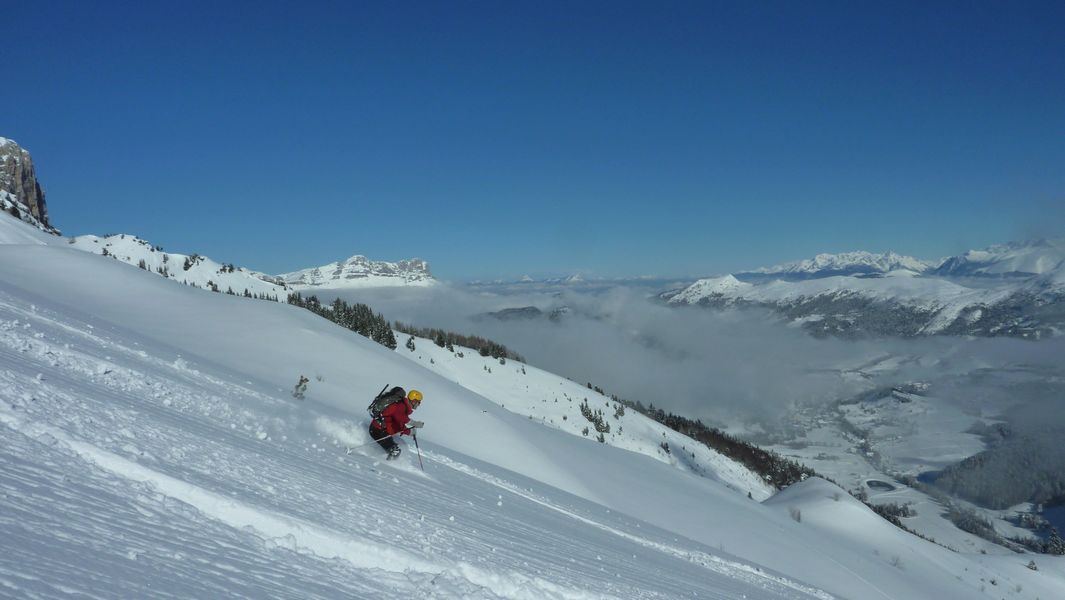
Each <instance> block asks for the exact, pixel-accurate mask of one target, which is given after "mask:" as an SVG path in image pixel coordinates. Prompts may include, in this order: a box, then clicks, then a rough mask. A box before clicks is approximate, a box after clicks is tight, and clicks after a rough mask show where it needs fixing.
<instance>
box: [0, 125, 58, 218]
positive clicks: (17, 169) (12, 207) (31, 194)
mask: <svg viewBox="0 0 1065 600" xmlns="http://www.w3.org/2000/svg"><path fill="white" fill-rule="evenodd" d="M0 204H3V208H4V210H6V211H7V212H9V213H11V214H12V215H15V216H17V217H19V218H21V219H22V220H23V221H26V222H28V223H31V224H33V225H36V226H37V227H39V228H41V229H43V230H45V231H49V232H51V233H56V234H58V233H59V232H58V231H56V229H55V228H54V227H52V225H51V223H49V222H48V207H47V205H46V204H45V201H44V190H42V189H41V184H40V183H39V182H38V181H37V175H36V173H35V172H34V170H33V160H32V159H31V158H30V153H29V152H27V151H26V150H24V149H23V148H22V147H21V146H19V145H18V144H16V143H15V142H14V140H9V139H7V138H3V137H0ZM16 213H18V214H16Z"/></svg>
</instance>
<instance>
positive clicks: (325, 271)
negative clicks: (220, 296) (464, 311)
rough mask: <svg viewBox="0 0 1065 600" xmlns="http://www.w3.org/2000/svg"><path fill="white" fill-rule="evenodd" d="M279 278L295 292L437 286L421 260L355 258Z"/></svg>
mask: <svg viewBox="0 0 1065 600" xmlns="http://www.w3.org/2000/svg"><path fill="white" fill-rule="evenodd" d="M278 277H279V278H281V280H282V281H284V282H285V283H286V284H287V285H288V286H289V287H291V288H293V289H295V290H307V289H314V288H332V289H344V288H361V287H384V286H431V285H434V284H436V280H435V279H433V276H432V274H431V273H430V272H429V263H427V262H425V261H424V260H421V259H418V258H412V259H410V260H401V261H399V262H383V261H372V260H370V259H368V258H366V257H365V256H358V255H357V256H352V257H351V258H349V259H347V260H342V261H339V262H333V263H329V264H327V265H322V266H320V267H313V268H310V269H302V270H300V271H294V272H292V273H283V274H281V275H278Z"/></svg>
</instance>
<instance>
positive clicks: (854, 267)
mask: <svg viewBox="0 0 1065 600" xmlns="http://www.w3.org/2000/svg"><path fill="white" fill-rule="evenodd" d="M931 266H932V265H931V264H930V263H929V262H928V261H923V260H918V259H916V258H913V257H910V256H902V255H900V254H895V253H894V252H884V253H882V254H873V253H870V252H864V251H859V252H844V253H842V254H818V255H817V256H815V257H814V258H812V259H807V260H801V261H797V262H791V263H785V264H782V265H776V266H773V267H763V268H760V269H756V270H755V271H753V273H757V274H761V275H801V276H804V277H829V276H833V275H855V274H860V273H861V274H870V273H888V272H891V271H899V270H906V271H912V272H914V273H923V272H924V271H926V270H928V269H929V268H930V267H931Z"/></svg>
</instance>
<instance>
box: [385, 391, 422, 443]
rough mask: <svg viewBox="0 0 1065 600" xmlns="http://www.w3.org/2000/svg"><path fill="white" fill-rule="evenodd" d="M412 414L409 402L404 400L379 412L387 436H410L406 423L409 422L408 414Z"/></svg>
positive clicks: (412, 410) (412, 408)
mask: <svg viewBox="0 0 1065 600" xmlns="http://www.w3.org/2000/svg"><path fill="white" fill-rule="evenodd" d="M412 412H414V407H413V406H411V405H410V400H407V399H406V398H404V399H402V400H400V401H399V402H394V403H392V404H391V405H389V406H388V408H386V409H384V410H383V411H381V419H382V420H384V422H385V431H386V432H387V433H388V435H395V434H397V433H398V434H400V435H410V429H407V423H409V422H410V414H411V413H412Z"/></svg>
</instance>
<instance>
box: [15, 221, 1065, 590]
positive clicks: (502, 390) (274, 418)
mask: <svg viewBox="0 0 1065 600" xmlns="http://www.w3.org/2000/svg"><path fill="white" fill-rule="evenodd" d="M27 232H30V233H27ZM0 240H2V241H3V242H4V243H3V244H0V439H2V440H3V443H2V444H0V455H2V456H0V597H12V598H67V597H88V598H115V597H136V598H156V597H159V598H162V597H182V598H228V597H253V598H263V597H270V598H380V597H383V596H384V597H409V598H439V599H450V598H514V599H529V600H534V599H535V600H539V599H553V598H558V599H572V600H584V599H596V598H720V599H734V598H750V599H768V598H826V599H827V598H834V597H836V598H852V599H855V600H859V599H862V600H864V599H867V598H936V599H937V600H938V599H959V600H962V599H964V600H969V599H972V598H1043V599H1050V598H1059V597H1063V596H1065V594H1063V591H1065V577H1063V575H1062V573H1063V571H1065V569H1063V567H1065V561H1063V560H1062V559H1060V558H1052V557H1043V556H1034V555H1027V554H1026V555H1014V556H994V555H981V554H976V553H974V554H962V553H956V552H951V551H949V550H947V549H945V548H943V547H941V546H938V545H935V544H932V543H929V542H926V541H924V540H921V539H918V538H916V537H914V536H912V535H909V534H906V533H904V532H902V531H901V530H899V529H897V528H895V527H893V526H891V525H890V524H888V523H887V522H885V521H883V520H882V519H880V518H879V517H877V516H875V515H874V514H873V513H872V512H871V511H869V510H868V509H867V508H866V507H864V506H862V505H861V504H860V503H858V502H856V501H854V500H853V499H851V498H850V497H849V496H847V494H846V493H844V492H842V491H840V490H839V489H838V488H836V487H835V486H833V485H832V484H830V483H828V482H825V481H821V480H816V479H815V480H810V481H807V482H804V483H802V484H798V485H795V486H792V487H791V488H789V489H788V490H785V491H784V492H782V493H778V494H776V495H774V496H771V497H768V498H767V499H766V500H765V501H764V502H758V501H757V500H758V499H761V498H763V497H766V496H768V494H769V490H766V489H765V488H764V487H759V482H758V481H757V479H756V478H754V477H752V476H751V474H748V473H743V472H741V470H740V469H739V467H738V466H737V465H735V464H734V463H732V462H731V461H728V460H727V459H724V458H723V457H720V456H716V457H715V456H710V455H708V454H706V452H708V451H697V449H696V448H695V447H694V443H692V446H691V451H692V452H696V457H695V458H691V457H690V454H689V455H688V456H689V457H688V458H686V459H684V460H681V459H680V458H678V457H677V456H676V455H677V454H678V453H677V452H672V453H671V454H670V455H669V456H666V455H664V454H662V453H659V452H658V451H656V450H655V447H657V445H658V440H659V439H665V438H664V437H663V434H666V432H665V431H663V430H660V429H656V426H655V425H653V424H651V423H649V422H647V421H646V420H641V419H642V418H641V417H639V416H638V415H632V414H627V415H625V416H624V417H619V418H618V419H617V424H618V425H620V426H623V431H617V432H616V433H615V432H612V434H613V435H611V436H609V437H610V443H605V442H604V443H599V442H597V441H595V440H594V439H591V438H590V437H588V438H586V437H584V436H583V435H582V434H581V433H580V432H579V431H577V430H576V425H575V424H571V423H569V421H571V420H576V418H575V417H573V416H570V417H569V418H568V419H567V420H566V421H563V422H561V423H560V422H559V419H560V418H561V415H562V414H565V413H564V412H562V411H556V410H555V409H554V408H553V407H554V405H555V402H554V400H555V399H559V400H560V401H559V403H558V404H559V405H562V404H563V402H564V400H563V398H565V397H566V396H569V397H570V398H574V400H573V402H574V403H575V402H578V400H576V397H577V395H578V393H580V397H581V398H582V399H583V397H584V396H585V395H588V397H589V401H590V402H593V403H598V402H603V403H604V404H605V403H606V400H604V399H602V397H601V396H598V395H594V397H593V395H591V394H588V392H590V390H586V389H584V388H581V386H579V385H577V384H574V383H572V382H568V381H566V380H564V379H561V378H553V376H551V375H550V374H549V373H545V372H542V371H539V370H536V369H533V368H532V367H530V366H527V365H520V363H511V362H508V363H507V364H506V365H499V364H498V362H496V361H491V360H485V359H482V358H481V357H479V356H476V355H475V353H473V352H472V351H469V352H467V353H466V354H467V356H466V357H465V358H461V359H456V358H454V357H452V359H451V360H452V361H453V364H449V363H448V362H447V357H445V356H443V355H440V356H437V355H435V354H430V352H436V351H437V350H440V351H442V349H439V348H436V347H435V346H432V345H431V344H429V343H428V342H427V341H425V340H419V341H418V350H417V351H416V352H414V353H411V352H410V351H408V350H407V349H406V348H404V347H403V345H402V343H403V341H404V340H405V337H404V336H400V337H399V339H400V347H399V348H398V349H397V350H396V351H394V352H393V351H389V350H387V349H385V348H383V347H381V346H379V345H377V344H374V343H373V342H371V341H369V340H367V339H365V338H362V337H360V336H358V335H357V334H355V333H353V332H351V331H348V330H346V329H343V328H340V327H338V326H336V325H334V324H332V323H330V322H328V321H326V320H324V319H321V318H319V317H317V316H315V315H313V314H312V313H310V312H309V311H305V310H303V309H300V308H298V307H294V306H288V305H286V304H283V303H275V302H269V301H261V300H254V299H250V298H241V297H238V296H229V295H226V294H217V293H212V292H209V291H206V290H202V289H196V288H193V287H188V286H184V285H180V284H177V283H175V282H174V281H170V280H167V279H164V278H162V277H159V276H158V275H155V274H152V273H148V272H146V271H144V270H141V269H138V268H137V267H135V266H130V265H127V264H124V263H122V262H119V261H115V260H111V259H109V258H105V257H102V256H100V255H98V254H92V253H86V252H81V251H79V250H77V249H74V248H71V247H70V245H69V244H68V243H67V241H66V240H64V239H61V238H54V237H51V236H44V237H40V236H37V235H36V233H35V232H34V230H32V228H30V227H28V226H26V225H24V224H22V223H20V222H16V221H15V220H14V219H11V218H6V217H0ZM41 242H44V243H43V244H42V243H41ZM404 353H406V354H407V355H404ZM418 353H421V354H420V358H419V354H418ZM447 354H450V353H447ZM427 361H429V364H426V362H427ZM461 361H470V362H468V363H466V362H461ZM489 366H491V368H492V372H491V373H489V372H488V371H487V368H488V367H489ZM519 366H520V367H524V368H523V371H524V372H522V371H519V370H518V367H519ZM426 367H429V368H426ZM478 370H480V373H483V375H480V374H478ZM301 374H305V375H307V376H308V377H310V379H311V382H310V386H309V389H308V391H307V393H306V399H305V400H303V401H300V400H297V399H295V398H294V397H293V396H292V394H291V390H292V386H293V385H294V384H295V383H296V380H297V379H298V377H299V376H300V375H301ZM386 383H387V384H393V385H403V386H405V387H407V388H417V389H420V390H422V391H423V392H424V393H425V396H426V401H425V403H424V405H423V406H422V407H421V409H420V410H419V411H418V413H416V415H417V418H418V419H421V420H423V421H425V422H426V427H425V428H424V429H423V430H422V431H421V434H420V437H419V440H418V441H419V443H420V452H419V451H418V449H417V448H415V447H414V445H413V444H411V443H410V440H409V439H406V438H405V439H404V440H403V442H402V443H403V444H404V448H405V450H404V453H403V455H402V456H401V458H400V459H399V460H398V461H393V462H386V461H383V460H382V458H383V452H382V451H381V450H380V449H379V448H377V447H376V446H375V445H374V444H373V443H372V442H371V441H370V440H369V438H368V436H367V434H366V431H365V428H366V425H367V417H366V415H365V412H364V409H365V406H366V404H367V403H368V402H369V399H370V398H372V396H373V395H374V394H375V393H376V392H377V391H378V390H379V389H380V388H381V386H383V385H385V384H386ZM552 385H553V386H554V387H557V388H559V389H558V392H556V393H553V394H549V393H548V392H547V390H548V388H549V387H551V386H552ZM526 388H527V389H526ZM537 402H539V403H540V404H541V405H542V408H541V407H536V403H537ZM565 404H566V405H571V404H572V403H571V402H569V401H565ZM548 407H551V410H548ZM533 408H537V410H543V412H542V413H541V412H537V413H535V414H534V413H533V412H532V409H533ZM603 408H604V409H605V408H606V406H605V405H604V407H603ZM570 414H572V413H570ZM607 417H608V419H610V420H611V422H614V420H613V419H612V417H611V416H610V415H609V414H608V415H607ZM622 419H624V421H622ZM582 427H583V425H582ZM619 429H621V427H619ZM666 435H667V436H668V435H670V434H666ZM669 439H670V441H669V444H670V446H671V447H675V445H677V444H679V445H682V446H683V445H684V442H683V440H681V439H679V438H675V437H674V438H669ZM348 449H350V450H348ZM419 455H420V456H419ZM682 456H683V455H682ZM422 466H424V470H423V468H422ZM748 492H751V495H752V498H748V496H747V493H748ZM1033 559H1034V560H1035V562H1036V563H1037V565H1038V567H1039V570H1038V571H1032V570H1029V569H1027V568H1025V565H1026V564H1028V562H1029V561H1030V560H1033Z"/></svg>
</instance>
